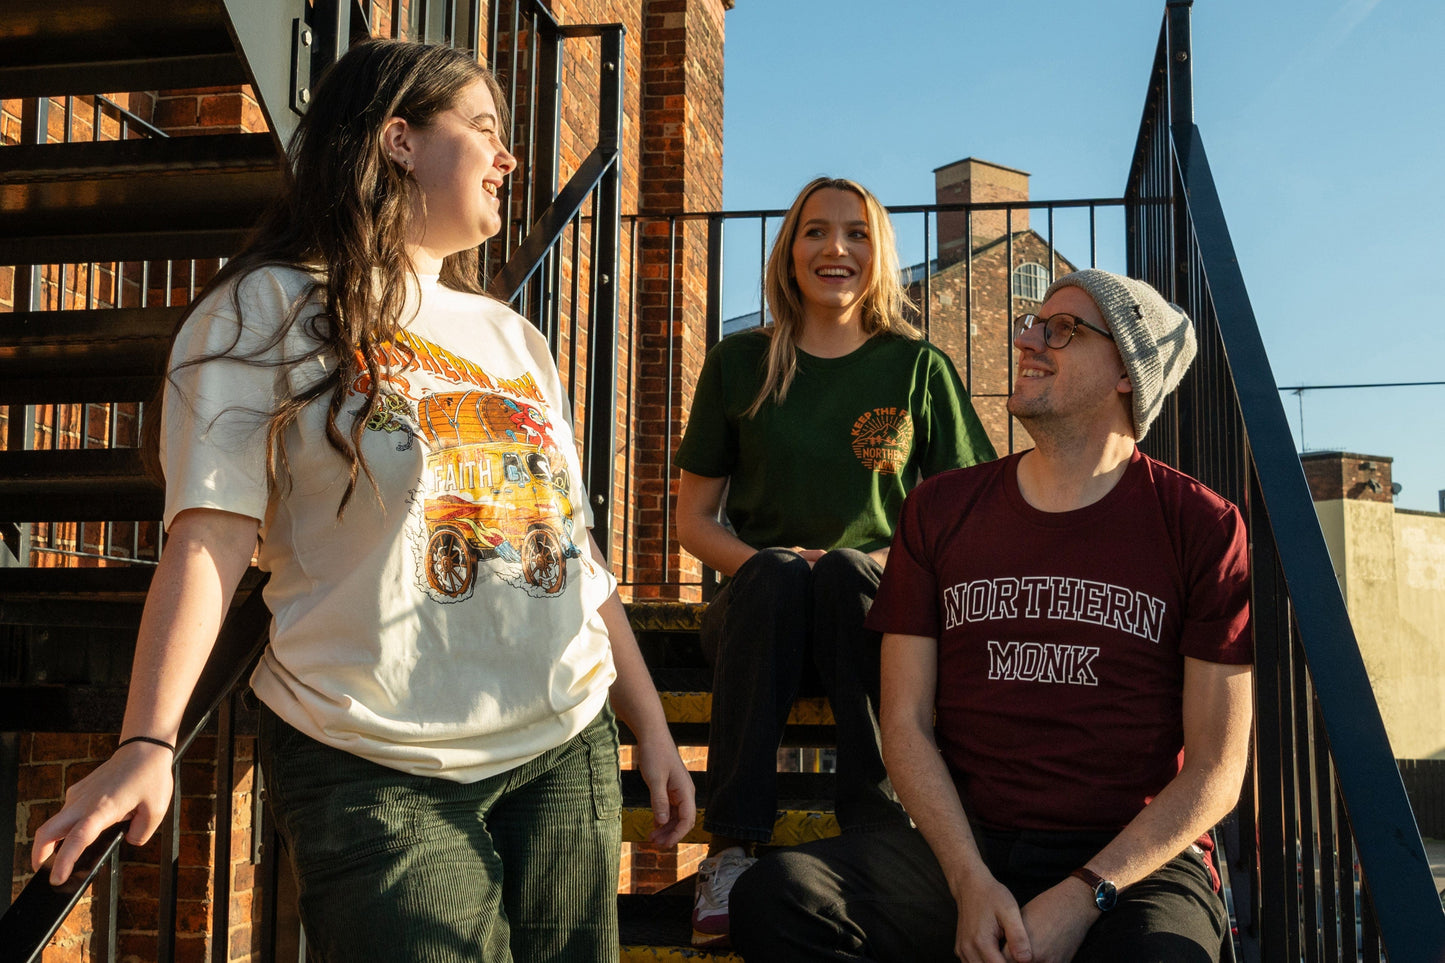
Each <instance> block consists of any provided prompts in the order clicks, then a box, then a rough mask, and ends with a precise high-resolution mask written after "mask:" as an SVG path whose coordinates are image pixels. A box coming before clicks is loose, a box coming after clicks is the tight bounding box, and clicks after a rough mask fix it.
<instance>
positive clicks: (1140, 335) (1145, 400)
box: [1044, 268, 1195, 441]
mask: <svg viewBox="0 0 1445 963" xmlns="http://www.w3.org/2000/svg"><path fill="white" fill-rule="evenodd" d="M1064 287H1075V288H1082V289H1083V291H1084V293H1085V294H1087V295H1088V296H1089V297H1091V298H1093V300H1094V304H1095V305H1096V306H1097V307H1098V309H1099V313H1100V314H1102V315H1103V316H1104V320H1105V321H1107V322H1108V323H1109V331H1110V332H1111V333H1112V334H1113V335H1114V343H1115V344H1116V345H1117V346H1118V348H1119V356H1120V357H1121V358H1123V359H1124V368H1125V369H1126V370H1127V371H1128V372H1129V381H1130V383H1131V384H1132V385H1133V386H1134V440H1135V441H1143V440H1144V436H1145V435H1147V434H1148V433H1149V426H1150V425H1151V424H1152V423H1153V422H1154V419H1155V417H1156V416H1158V414H1159V409H1160V408H1162V407H1163V406H1164V399H1165V398H1167V397H1168V396H1169V392H1171V391H1173V390H1174V389H1175V388H1177V387H1178V386H1179V382H1180V380H1181V379H1183V377H1184V372H1186V371H1188V370H1189V362H1191V361H1193V360H1194V352H1195V343H1194V325H1193V324H1192V323H1190V321H1189V315H1187V314H1185V313H1184V309H1183V308H1181V307H1179V305H1177V304H1171V303H1170V302H1168V301H1166V300H1164V298H1163V297H1162V296H1160V294H1159V292H1158V291H1156V290H1154V288H1153V287H1151V286H1150V285H1149V284H1146V283H1145V282H1143V281H1136V280H1135V279H1133V278H1128V277H1124V276H1123V275H1122V274H1111V273H1110V272H1108V271H1100V270H1097V269H1093V268H1090V269H1089V270H1086V271H1075V272H1074V273H1073V274H1065V275H1064V276H1063V277H1061V278H1059V279H1058V280H1057V281H1055V282H1054V283H1053V284H1051V285H1049V290H1048V292H1047V293H1046V294H1045V295H1044V300H1048V299H1049V297H1050V296H1052V295H1053V293H1054V292H1055V291H1057V290H1058V289H1059V288H1064Z"/></svg>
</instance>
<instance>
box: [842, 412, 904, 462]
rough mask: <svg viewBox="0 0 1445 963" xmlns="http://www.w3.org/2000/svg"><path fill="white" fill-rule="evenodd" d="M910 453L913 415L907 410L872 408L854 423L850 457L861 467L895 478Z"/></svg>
mask: <svg viewBox="0 0 1445 963" xmlns="http://www.w3.org/2000/svg"><path fill="white" fill-rule="evenodd" d="M912 450H913V415H912V414H910V413H909V411H908V409H907V408H874V409H873V410H872V411H868V412H864V413H863V414H861V415H859V416H858V419H857V420H856V421H854V422H853V454H854V455H856V456H857V457H858V460H859V461H860V462H862V463H863V467H864V468H866V469H868V470H869V471H872V472H877V473H878V474H880V475H896V474H898V473H899V472H900V471H902V470H903V466H904V465H905V464H906V463H907V462H908V453H909V452H910V451H912Z"/></svg>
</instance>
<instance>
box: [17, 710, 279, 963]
mask: <svg viewBox="0 0 1445 963" xmlns="http://www.w3.org/2000/svg"><path fill="white" fill-rule="evenodd" d="M115 743H116V737H115V736H114V735H101V734H94V735H87V734H54V733H49V734H47V733H36V734H23V735H22V736H21V737H20V745H19V755H20V764H21V765H20V784H19V798H20V800H21V803H20V808H19V813H18V819H17V829H18V833H17V837H16V846H15V862H14V866H15V873H14V877H13V879H12V890H11V891H12V895H13V894H18V893H19V892H20V889H21V887H22V886H23V885H24V884H25V882H26V881H27V880H28V879H29V878H30V875H31V873H30V870H29V867H30V847H31V843H32V842H33V840H34V837H35V832H36V830H38V829H39V828H40V825H41V823H43V822H44V821H45V820H47V819H49V818H50V817H51V816H53V815H54V814H55V813H56V812H58V811H59V809H60V806H61V804H62V802H63V801H64V792H65V789H66V788H67V787H69V786H71V785H73V784H74V783H75V782H76V781H78V780H79V779H80V778H82V777H83V776H85V775H87V774H88V773H90V772H91V771H92V770H94V769H95V767H96V766H97V765H99V764H100V762H101V761H102V760H104V759H106V758H109V756H110V754H111V753H112V752H114V751H115ZM252 745H253V740H250V739H241V740H239V741H238V743H237V759H236V766H235V774H234V778H235V779H236V791H235V795H234V797H233V798H234V810H233V813H234V815H233V824H232V825H233V836H232V859H231V861H230V862H231V874H232V880H233V883H232V886H233V891H232V892H233V895H232V897H231V928H230V951H231V957H232V958H242V957H243V956H244V954H248V953H249V952H250V948H251V947H253V945H259V944H258V943H257V941H258V940H259V936H260V926H259V923H260V918H259V907H255V908H253V906H252V901H251V892H250V890H251V886H252V882H253V878H254V874H253V870H252V866H251V863H250V852H251V838H250V833H251V823H250V812H251V786H252V784H251V779H252V755H253V751H252ZM215 768H216V744H215V739H214V738H212V737H205V736H203V737H201V738H199V739H197V740H196V743H195V744H193V746H192V747H191V752H190V753H188V754H187V756H186V759H185V761H184V762H183V764H182V766H181V788H182V792H183V798H182V803H181V832H180V844H179V850H180V856H179V863H178V865H179V871H178V872H179V876H178V885H177V893H178V894H179V895H178V899H177V905H176V958H177V959H178V960H180V961H183V963H184V961H195V963H201V961H204V960H206V959H208V958H209V953H210V948H211V935H210V928H211V915H212V909H213V901H214V897H215V893H214V890H213V888H212V885H211V880H212V878H213V875H214V873H215V871H216V863H217V860H216V854H215V824H216V819H217V818H218V817H217V813H216V809H215V804H216V798H215ZM122 857H123V858H122V861H121V877H122V883H121V898H120V905H119V910H118V913H117V921H116V937H117V940H116V942H117V947H118V949H119V953H120V958H121V959H122V960H124V961H142V960H153V959H155V958H156V946H157V940H158V938H159V932H158V923H159V919H160V905H159V901H158V894H159V892H160V883H159V880H160V876H159V873H160V871H161V864H162V858H161V857H162V852H161V846H160V835H159V833H157V835H156V836H155V837H154V838H153V839H152V840H151V841H150V842H149V843H147V844H146V845H145V846H143V847H139V848H136V847H131V846H128V845H127V846H124V847H123V849H122ZM222 863H223V865H224V861H222ZM106 926H107V922H106V919H105V901H104V897H103V896H100V897H97V895H96V894H95V893H94V892H93V891H87V893H86V895H85V896H84V897H82V900H81V903H80V905H79V906H78V907H77V908H76V910H75V911H74V912H73V913H72V914H71V915H70V917H69V918H68V919H67V920H66V923H65V925H64V927H62V929H61V931H60V932H59V933H58V934H56V936H55V937H54V939H52V941H51V944H50V946H49V948H47V949H46V951H45V954H44V957H43V959H44V961H45V963H62V961H66V963H68V961H80V960H89V959H91V958H100V957H101V955H102V953H103V945H102V943H101V941H102V940H103V939H104V934H105V932H106Z"/></svg>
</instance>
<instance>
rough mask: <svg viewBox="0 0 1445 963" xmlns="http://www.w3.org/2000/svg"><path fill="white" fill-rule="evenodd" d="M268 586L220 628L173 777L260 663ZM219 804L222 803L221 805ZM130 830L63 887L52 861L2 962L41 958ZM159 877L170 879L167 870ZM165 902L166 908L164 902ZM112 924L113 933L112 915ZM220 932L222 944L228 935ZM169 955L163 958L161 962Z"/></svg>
mask: <svg viewBox="0 0 1445 963" xmlns="http://www.w3.org/2000/svg"><path fill="white" fill-rule="evenodd" d="M264 584H265V579H264V578H262V579H260V580H259V581H258V582H257V583H256V585H255V587H254V588H253V589H252V590H251V594H250V595H249V596H247V598H246V600H245V601H244V602H242V603H241V604H240V605H239V606H238V607H236V608H235V609H233V610H232V611H231V613H230V614H229V615H228V616H227V618H226V621H225V624H224V625H223V626H222V628H221V632H220V635H219V636H218V638H217V639H216V645H215V648H214V649H213V650H212V651H211V655H210V658H209V659H207V661H206V666H205V668H204V669H203V670H202V671H201V676H200V678H199V679H198V680H197V682H196V688H195V691H194V692H193V693H192V695H191V699H190V702H188V703H187V705H186V711H185V714H184V715H183V716H182V719H181V730H180V731H181V739H180V742H179V744H178V745H177V746H176V757H175V762H174V764H173V767H172V772H173V773H176V774H178V773H179V771H180V766H181V761H182V759H183V758H184V757H185V754H186V750H188V749H189V748H190V746H191V743H192V742H194V741H195V738H196V736H198V735H200V734H201V731H202V730H203V729H205V727H206V726H207V725H208V724H209V723H210V721H211V718H212V716H213V715H214V714H215V713H216V711H217V710H218V709H220V708H222V707H223V704H224V703H225V702H227V700H229V699H230V698H231V696H232V694H233V693H234V692H235V691H236V690H237V689H238V688H240V687H241V686H242V685H243V684H244V680H245V679H246V678H247V677H248V676H249V675H250V671H251V668H252V667H253V666H254V665H255V664H256V660H257V659H259V658H260V656H261V651H262V650H263V649H264V648H265V647H266V642H267V639H268V634H269V633H268V631H267V630H268V628H269V626H270V623H271V614H270V612H269V611H267V609H266V603H265V601H264V600H263V599H262V597H261V595H262V593H261V588H262V586H263V585H264ZM176 787H177V789H176V792H175V793H174V795H172V797H171V807H170V810H169V811H168V813H167V816H166V819H167V821H170V820H171V819H172V817H173V816H174V814H175V813H176V812H177V809H178V807H179V806H180V791H179V787H180V781H179V779H177V780H176ZM218 804H221V801H220V800H218ZM227 819H229V817H227ZM128 826H129V822H124V823H117V824H116V825H114V826H112V827H110V828H109V829H107V830H105V831H104V832H102V833H101V834H100V836H99V837H97V838H96V840H95V842H93V843H91V845H90V846H89V847H88V848H87V849H86V850H85V852H84V854H82V856H81V858H80V860H79V861H78V862H77V863H76V867H75V870H74V871H73V872H72V873H71V876H70V878H69V879H68V880H66V881H65V882H64V883H63V884H61V885H60V886H52V885H51V884H50V874H49V866H50V861H47V862H46V864H45V866H42V867H41V869H40V871H39V872H38V873H36V874H35V875H34V876H33V877H31V879H30V881H29V882H28V883H26V884H25V888H24V889H22V890H21V891H20V895H19V896H17V897H16V898H15V902H14V903H12V904H11V905H10V908H9V909H8V910H6V912H5V914H4V915H3V916H0V963H32V961H35V960H39V959H40V957H41V955H42V954H43V953H44V952H45V947H46V945H47V944H48V943H49V942H50V938H51V937H52V936H54V935H55V933H56V932H57V931H58V930H59V929H60V927H61V925H62V924H63V923H64V922H65V918H66V917H67V916H69V915H70V911H71V910H72V909H74V908H75V905H76V903H78V902H79V901H80V898H81V896H82V895H83V894H84V893H85V891H86V889H87V888H88V887H89V886H90V885H91V883H93V882H95V881H96V879H98V878H99V877H100V875H101V873H102V872H104V871H106V870H108V869H110V868H111V867H112V866H113V865H114V863H113V862H112V861H113V860H115V859H117V858H118V857H119V850H120V842H121V839H123V838H124V836H125V831H126V829H127V827H128ZM163 831H164V830H163ZM51 859H52V860H53V859H54V857H51ZM161 875H162V877H164V876H165V875H166V874H165V871H164V869H163V871H162V874H161ZM162 903H163V904H164V901H162ZM111 924H112V931H113V930H114V915H113V911H112V916H111ZM161 929H162V932H161V934H160V937H161V940H162V942H163V943H164V941H165V940H166V939H167V933H166V932H165V931H164V930H165V927H164V925H163V926H162V927H161ZM170 930H171V932H170V934H169V935H170V937H171V939H172V942H173V941H174V926H171V927H170ZM221 933H222V940H223V941H224V930H222V931H221ZM173 950H174V947H172V951H173ZM167 956H168V955H167V954H164V953H163V954H161V958H166V957H167Z"/></svg>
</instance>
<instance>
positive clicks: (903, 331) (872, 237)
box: [744, 177, 923, 418]
mask: <svg viewBox="0 0 1445 963" xmlns="http://www.w3.org/2000/svg"><path fill="white" fill-rule="evenodd" d="M825 188H831V189H832V190H836V191H848V192H849V193H850V194H856V195H858V197H859V198H860V199H861V200H862V201H863V211H864V214H863V217H864V219H865V220H866V221H867V224H868V239H869V241H870V242H871V243H872V245H873V261H872V263H871V265H870V266H869V269H868V270H869V272H870V276H869V278H868V286H867V287H866V288H865V289H864V290H863V304H862V312H861V321H862V325H863V331H864V332H865V333H866V334H868V335H869V336H870V337H871V336H872V335H875V334H879V333H883V332H887V333H890V334H898V335H902V336H903V337H905V338H920V337H922V336H923V334H922V332H920V331H919V330H918V328H916V327H914V325H913V324H911V323H910V322H909V321H908V319H907V317H906V316H905V311H907V310H910V309H915V306H914V304H913V302H912V300H910V299H909V297H908V293H907V292H906V291H904V290H903V282H902V280H901V278H900V273H899V269H898V245H897V242H896V241H895V240H894V237H893V224H892V222H891V221H890V220H889V219H888V211H887V210H886V209H885V208H884V207H883V204H882V203H881V202H879V200H878V198H876V197H874V196H873V193H872V192H871V191H869V190H868V189H867V188H866V187H864V186H863V185H862V184H859V183H858V182H857V181H851V180H849V179H847V178H846V177H819V178H815V179H814V180H811V181H809V182H808V183H807V184H805V185H804V186H803V189H802V190H801V191H799V192H798V196H797V197H796V198H794V199H793V204H792V206H791V207H789V208H788V213H787V214H786V215H784V216H783V224H782V226H781V227H780V228H778V236H777V238H776V239H775V240H774V241H773V250H772V252H771V253H770V254H769V255H768V266H767V270H766V271H765V273H764V275H763V281H764V284H763V288H764V291H765V293H766V295H767V299H768V313H769V314H771V315H772V317H773V323H772V326H771V327H769V328H767V329H765V330H767V331H769V332H770V333H771V335H772V343H771V344H770V345H768V355H767V366H766V370H765V372H764V375H763V385H762V387H761V388H760V389H759V390H758V396H757V397H756V398H754V399H753V403H752V405H751V406H749V408H748V410H747V411H746V412H745V413H744V414H745V415H746V416H747V417H749V418H751V417H752V416H753V415H756V414H757V413H758V411H759V410H760V409H761V408H762V407H763V405H764V404H766V403H767V402H769V401H771V402H772V403H773V404H776V405H780V404H782V403H783V400H784V399H785V398H787V396H788V388H789V387H790V386H791V385H792V383H793V376H794V375H795V374H797V371H798V339H799V338H801V337H802V335H803V298H802V293H801V292H800V291H799V289H798V281H797V279H796V278H794V277H793V242H794V241H795V240H796V239H797V237H798V224H799V222H800V221H802V219H803V205H804V204H806V203H807V202H808V198H810V197H812V196H813V195H814V194H815V193H817V192H818V191H820V190H823V189H825Z"/></svg>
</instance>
